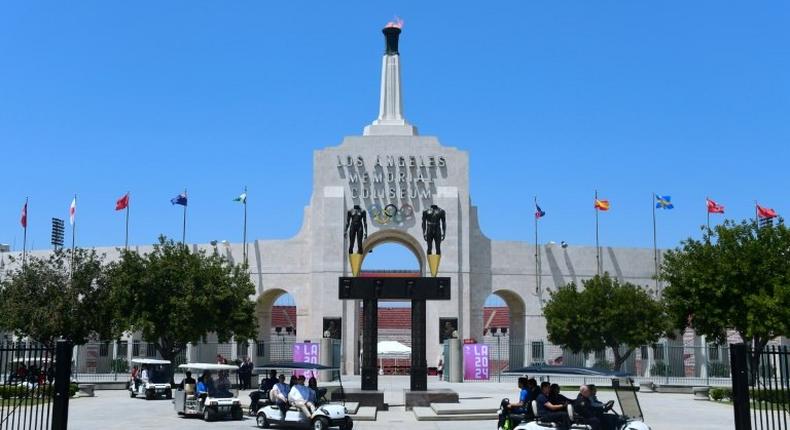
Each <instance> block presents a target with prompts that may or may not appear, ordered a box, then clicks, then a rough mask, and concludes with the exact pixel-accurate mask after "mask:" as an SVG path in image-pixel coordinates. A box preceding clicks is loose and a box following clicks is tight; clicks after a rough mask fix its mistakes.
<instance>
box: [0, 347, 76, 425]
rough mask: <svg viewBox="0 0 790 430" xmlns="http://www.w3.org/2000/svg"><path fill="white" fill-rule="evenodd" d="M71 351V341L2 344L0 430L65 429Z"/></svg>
mask: <svg viewBox="0 0 790 430" xmlns="http://www.w3.org/2000/svg"><path fill="white" fill-rule="evenodd" d="M71 350H72V345H71V343H68V342H58V343H57V345H56V347H55V348H52V347H48V346H43V345H38V344H30V343H22V342H20V343H12V344H6V345H3V346H2V347H0V429H2V430H49V429H52V430H65V429H66V424H67V416H68V400H69V380H70V374H71Z"/></svg>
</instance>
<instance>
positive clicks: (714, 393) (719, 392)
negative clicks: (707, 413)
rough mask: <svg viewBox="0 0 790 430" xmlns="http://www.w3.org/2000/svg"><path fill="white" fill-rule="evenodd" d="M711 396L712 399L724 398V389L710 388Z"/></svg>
mask: <svg viewBox="0 0 790 430" xmlns="http://www.w3.org/2000/svg"><path fill="white" fill-rule="evenodd" d="M709 394H710V398H711V400H715V401H717V402H718V401H720V400H722V399H723V398H724V389H722V388H711V389H710V392H709Z"/></svg>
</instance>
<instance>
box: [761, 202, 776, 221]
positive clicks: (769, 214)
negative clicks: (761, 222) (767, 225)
mask: <svg viewBox="0 0 790 430" xmlns="http://www.w3.org/2000/svg"><path fill="white" fill-rule="evenodd" d="M757 217H758V218H762V219H771V218H776V211H775V210H773V209H771V208H764V207H762V206H760V205H757Z"/></svg>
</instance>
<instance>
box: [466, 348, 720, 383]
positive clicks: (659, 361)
mask: <svg viewBox="0 0 790 430" xmlns="http://www.w3.org/2000/svg"><path fill="white" fill-rule="evenodd" d="M482 343H485V344H486V345H488V350H489V357H488V359H489V375H490V380H495V381H498V382H502V381H511V380H512V381H515V379H516V378H517V376H516V375H512V374H509V373H508V371H509V370H510V369H517V368H520V367H525V366H536V365H540V366H579V367H594V368H601V369H609V370H614V364H615V355H614V353H613V351H612V350H611V349H604V350H601V351H595V352H591V353H574V352H573V351H571V350H569V349H565V348H562V347H560V346H557V345H553V344H551V343H549V342H547V341H546V340H542V339H537V340H532V341H529V342H527V343H526V344H523V343H513V342H510V339H509V337H508V336H485V337H484V338H483V339H482ZM620 352H621V355H625V353H626V352H627V351H626V349H625V348H622V349H621V351H620ZM728 354H729V347H728V346H726V345H714V344H711V345H697V346H693V345H673V344H667V343H660V344H655V345H649V346H642V347H639V348H635V349H634V350H633V351H631V353H630V354H629V356H628V357H627V358H626V359H625V360H624V361H623V362H622V364H621V366H620V369H619V370H621V371H624V372H627V373H629V374H631V375H632V376H633V377H634V379H635V380H636V381H637V382H639V383H642V382H653V383H655V384H665V385H666V384H670V385H708V386H727V385H729V383H730V363H729V360H728ZM551 379H552V380H557V381H558V382H562V381H560V380H561V379H563V378H561V377H560V378H557V377H551ZM567 379H568V381H567V382H568V383H573V384H575V383H576V382H579V381H580V379H579V378H567ZM582 379H583V378H582ZM469 382H472V381H469ZM583 382H595V381H592V380H590V381H586V380H585V381H583Z"/></svg>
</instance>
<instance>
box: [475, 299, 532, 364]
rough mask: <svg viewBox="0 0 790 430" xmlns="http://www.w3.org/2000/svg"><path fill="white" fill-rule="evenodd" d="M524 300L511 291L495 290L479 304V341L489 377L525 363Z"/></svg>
mask: <svg viewBox="0 0 790 430" xmlns="http://www.w3.org/2000/svg"><path fill="white" fill-rule="evenodd" d="M525 313H526V306H525V304H524V300H522V299H521V297H520V296H519V295H518V294H516V293H515V292H513V291H510V290H496V291H494V292H493V293H491V294H490V295H489V296H488V297H486V300H485V302H484V304H483V333H482V339H483V342H484V343H485V344H487V345H488V346H489V360H490V361H489V362H490V363H491V365H490V366H491V367H490V370H491V375H492V376H494V375H498V374H499V373H500V372H501V371H504V370H507V369H510V368H517V367H521V366H524V365H526V364H529V363H526V360H525V356H524V351H525V347H526V344H525V343H526V339H525V338H524V335H525V331H526V330H525V328H526V327H525Z"/></svg>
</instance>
